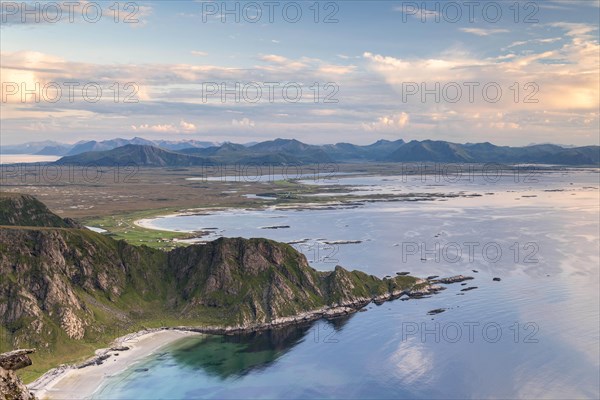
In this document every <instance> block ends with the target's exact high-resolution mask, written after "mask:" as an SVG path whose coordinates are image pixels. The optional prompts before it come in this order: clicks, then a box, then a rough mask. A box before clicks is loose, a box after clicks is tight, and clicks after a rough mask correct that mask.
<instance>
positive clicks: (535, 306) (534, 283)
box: [97, 170, 600, 399]
mask: <svg viewBox="0 0 600 400" xmlns="http://www.w3.org/2000/svg"><path fill="white" fill-rule="evenodd" d="M598 177H599V175H598V173H597V171H585V170H584V171H574V172H569V173H564V172H559V173H554V174H545V175H543V176H541V177H539V178H540V179H539V180H538V181H537V182H534V183H527V184H524V183H523V182H514V180H512V179H508V178H507V179H504V180H501V181H500V182H495V183H491V182H487V181H486V182H483V181H480V182H477V181H468V182H462V183H461V182H437V183H436V186H431V187H430V188H429V189H428V188H426V187H425V185H423V184H422V182H416V183H415V182H413V184H414V187H408V185H406V182H402V180H400V181H394V180H390V179H393V178H390V177H348V178H344V179H340V183H341V184H343V183H344V182H348V184H349V185H351V186H353V187H356V188H357V189H358V190H371V189H373V190H376V191H382V190H386V191H387V190H398V191H402V192H410V191H415V188H417V189H418V191H425V190H435V191H436V192H441V193H449V192H453V193H460V192H464V193H465V194H479V195H481V196H477V197H455V198H440V199H437V200H434V201H415V202H412V201H391V202H389V201H388V202H367V203H364V204H363V205H359V206H356V205H353V206H347V207H339V208H337V207H332V208H327V209H318V210H311V209H302V210H294V209H289V210H281V209H276V208H273V207H268V208H266V210H264V211H256V210H254V211H249V210H246V211H241V210H236V211H223V212H219V213H216V214H213V215H193V216H180V217H168V218H161V219H157V220H155V221H154V222H153V224H154V225H155V226H156V227H159V228H162V229H177V230H184V231H185V230H189V231H196V230H201V229H202V228H206V227H218V230H216V231H214V233H213V234H212V236H213V237H216V236H219V235H224V236H244V237H255V236H264V237H269V238H273V239H277V240H281V241H299V240H302V239H309V240H307V241H306V242H304V243H296V244H294V246H295V247H296V248H298V249H299V250H301V251H303V252H304V253H305V254H306V255H307V258H308V259H309V260H310V261H312V265H313V266H314V267H315V268H317V269H321V270H328V269H332V268H333V267H334V266H335V265H336V264H341V265H343V266H345V267H347V268H350V269H352V268H356V269H362V270H364V271H367V272H369V273H372V274H375V275H378V276H385V275H394V274H395V273H396V272H399V271H410V272H411V273H412V274H414V275H418V276H428V275H441V276H449V275H455V274H459V273H462V274H465V275H471V276H473V277H474V278H475V279H474V280H473V281H469V283H468V286H477V289H474V290H470V291H467V292H463V291H461V290H462V289H464V288H466V287H468V286H460V284H454V285H449V286H448V289H447V290H445V291H443V292H441V293H440V294H438V295H435V296H433V297H430V298H426V299H420V300H409V301H394V302H388V303H385V304H383V305H381V306H376V305H370V306H369V310H368V312H364V313H357V314H355V315H353V316H351V317H350V318H347V319H344V320H336V321H333V322H327V321H319V322H317V323H315V324H313V325H311V326H307V327H291V328H286V329H284V330H281V331H276V332H266V333H262V334H254V335H245V336H236V337H231V338H222V337H218V336H207V337H206V338H205V339H185V340H183V341H181V342H179V343H176V344H174V345H173V346H171V347H169V348H167V349H164V351H162V352H161V353H159V354H157V355H152V356H150V357H148V358H147V359H145V360H142V361H141V362H140V363H139V364H138V365H136V366H135V367H133V368H131V369H130V370H128V371H125V372H124V373H123V374H121V375H119V376H116V377H113V378H111V379H109V381H108V383H107V385H106V386H105V387H104V388H103V389H102V390H101V391H100V392H99V393H98V394H97V397H98V398H132V397H135V398H157V397H161V398H173V399H183V398H201V397H204V398H403V397H404V398H489V397H502V398H565V397H571V398H572V397H578V398H581V397H583V398H597V397H598V396H599V394H600V393H599V392H600V390H599V385H600V383H599V361H598V360H599V356H600V350H599V344H598V343H599V341H600V337H599V336H600V335H599V328H598V326H599V324H600V321H599V307H600V304H599V295H598V293H599V289H600V288H599V273H598V269H599V265H600V260H599V255H598V253H599V249H600V242H599V237H598V235H599V233H598V226H599V218H600V212H599V211H600V210H599V208H600V197H599V190H598V186H599V184H598ZM486 193H494V194H486ZM531 196H537V197H531ZM274 226H289V228H279V229H263V228H265V227H274ZM345 240H359V241H361V243H354V244H327V243H326V242H330V243H331V242H335V241H345ZM515 243H516V244H515ZM468 244H470V245H468ZM414 245H416V246H417V249H416V250H415V248H414ZM436 245H437V246H438V247H437V248H436ZM456 245H458V246H456ZM486 245H487V247H486V248H487V250H488V252H487V253H485V252H482V249H483V248H484V246H486ZM411 246H413V247H411ZM469 246H471V248H473V249H474V251H473V252H472V257H469V256H470V254H469ZM497 249H500V251H501V254H500V255H498V253H497V252H495V250H497ZM517 249H518V250H517ZM459 251H460V252H461V253H460V257H458V255H459ZM436 258H437V260H436ZM472 270H476V271H478V272H473V271H472ZM493 277H499V278H501V281H500V282H495V281H492V278H493ZM436 308H445V309H446V311H445V312H443V313H441V314H437V315H434V316H431V315H427V312H428V311H429V310H433V309H436ZM140 368H141V370H140ZM136 369H137V371H136ZM145 369H147V371H146V370H145Z"/></svg>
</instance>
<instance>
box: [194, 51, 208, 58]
mask: <svg viewBox="0 0 600 400" xmlns="http://www.w3.org/2000/svg"><path fill="white" fill-rule="evenodd" d="M190 53H191V54H192V55H194V56H198V57H206V56H207V55H208V53H207V52H205V51H198V50H192V51H190Z"/></svg>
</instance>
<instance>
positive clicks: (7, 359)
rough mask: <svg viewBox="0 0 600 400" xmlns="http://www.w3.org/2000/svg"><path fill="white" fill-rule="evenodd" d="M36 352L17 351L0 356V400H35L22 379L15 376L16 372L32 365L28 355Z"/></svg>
mask: <svg viewBox="0 0 600 400" xmlns="http://www.w3.org/2000/svg"><path fill="white" fill-rule="evenodd" d="M33 352H34V350H15V351H11V352H10V353H3V354H0V399H2V400H35V398H36V397H35V396H34V395H32V394H31V393H30V392H29V390H28V389H27V387H26V386H25V385H24V384H23V382H21V379H19V377H18V376H17V375H16V374H15V371H16V370H19V369H21V368H25V367H27V366H29V365H31V359H30V358H29V357H28V354H31V353H33Z"/></svg>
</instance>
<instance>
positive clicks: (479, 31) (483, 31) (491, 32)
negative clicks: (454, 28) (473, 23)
mask: <svg viewBox="0 0 600 400" xmlns="http://www.w3.org/2000/svg"><path fill="white" fill-rule="evenodd" d="M459 30H460V31H462V32H465V33H471V34H473V35H477V36H490V35H494V34H496V33H508V32H510V31H509V30H508V29H483V28H460V29H459Z"/></svg>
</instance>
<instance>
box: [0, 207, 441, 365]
mask: <svg viewBox="0 0 600 400" xmlns="http://www.w3.org/2000/svg"><path fill="white" fill-rule="evenodd" d="M11 202H12V204H22V206H19V207H18V209H16V210H17V211H15V212H16V213H17V214H19V215H21V216H23V215H26V216H27V218H23V217H18V218H17V217H15V216H11V215H8V214H10V212H9V211H6V210H4V211H3V212H4V213H5V214H6V215H7V216H6V217H5V221H13V220H19V221H26V222H27V223H28V224H30V223H31V221H38V222H40V221H42V220H43V221H44V223H43V225H44V226H43V227H34V226H31V225H28V226H26V227H20V226H4V227H2V228H0V277H1V278H2V279H1V280H0V338H1V337H2V336H4V337H5V338H6V339H5V340H0V346H2V347H5V346H6V347H9V348H15V347H25V346H28V347H36V348H37V349H38V357H42V358H43V357H44V356H49V355H52V357H53V358H55V359H56V358H57V350H56V349H57V348H61V347H62V348H63V349H65V346H66V347H68V348H69V353H72V352H75V351H77V350H78V349H80V350H81V351H83V350H84V347H83V344H82V343H84V342H88V343H89V342H102V341H104V342H106V341H108V340H110V339H113V338H115V337H117V336H120V335H123V334H125V333H127V332H131V331H132V330H138V329H140V328H143V327H147V325H146V324H148V325H150V326H154V327H159V326H192V327H198V329H199V330H203V331H208V332H215V333H230V332H237V331H240V330H258V329H267V328H269V327H274V326H281V325H285V324H291V323H298V322H305V321H307V320H312V319H316V318H321V317H325V318H335V317H337V316H340V315H346V314H349V313H352V312H356V311H358V310H359V309H361V308H362V307H364V306H365V305H366V304H368V303H369V302H371V301H374V302H376V303H381V302H384V301H387V300H391V299H395V298H398V297H400V296H402V295H408V296H414V297H419V296H423V295H427V294H431V293H435V292H436V291H438V290H441V288H440V287H439V286H436V285H433V282H430V281H426V280H419V279H416V278H414V277H411V276H396V277H394V278H389V279H380V278H378V277H375V276H373V275H368V274H366V273H363V272H360V271H348V270H346V269H344V268H342V267H341V266H337V267H336V268H335V269H334V270H333V271H329V272H321V271H317V270H315V269H314V268H312V267H310V266H309V264H308V262H307V260H306V258H305V257H304V256H303V255H302V254H301V253H299V252H298V251H296V250H295V249H294V248H293V247H291V246H290V245H288V244H284V243H278V242H275V241H272V240H267V239H242V238H221V239H218V240H215V241H213V242H210V243H207V244H203V245H191V246H188V247H185V248H178V249H175V250H172V251H171V252H169V253H166V252H163V251H160V250H155V249H151V248H148V247H145V246H139V247H138V246H132V245H129V244H127V243H126V242H124V241H115V240H113V239H112V238H110V237H107V236H105V235H101V234H97V233H94V232H92V231H89V230H87V229H80V228H77V227H65V226H64V220H62V219H60V218H59V217H58V216H55V215H54V214H52V213H51V212H50V211H48V209H47V208H45V206H43V204H41V203H39V202H38V201H37V200H35V199H33V200H32V198H29V196H24V197H23V198H22V199H18V198H16V197H14V198H12V200H11ZM27 204H29V207H32V208H34V209H35V210H41V211H40V212H42V213H43V214H45V215H46V214H48V213H49V214H50V216H48V215H46V216H45V217H44V218H41V217H38V216H36V214H35V210H32V209H29V208H28V206H27ZM11 207H12V206H11ZM52 215H54V217H55V218H54V217H52ZM52 221H54V222H56V225H57V226H56V227H52V226H46V225H47V224H48V223H51V222H52ZM3 333H4V335H2V334H3ZM78 346H79V347H78ZM0 351H1V350H0ZM58 356H60V354H58ZM67 356H70V354H65V358H68V357H67ZM36 363H37V362H36Z"/></svg>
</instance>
